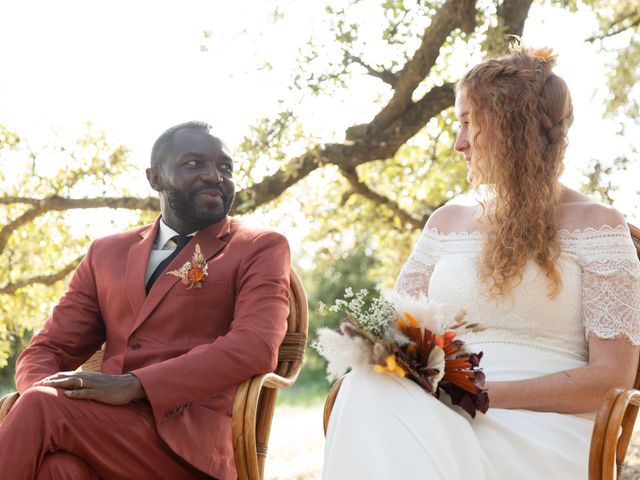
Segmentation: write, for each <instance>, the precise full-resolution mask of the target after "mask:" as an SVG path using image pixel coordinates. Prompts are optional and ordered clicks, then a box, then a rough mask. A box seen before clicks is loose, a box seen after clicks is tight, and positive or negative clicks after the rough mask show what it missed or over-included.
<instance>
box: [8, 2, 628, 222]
mask: <svg viewBox="0 0 640 480" xmlns="http://www.w3.org/2000/svg"><path fill="white" fill-rule="evenodd" d="M321 4H322V2H311V1H297V2H296V1H288V0H283V1H279V2H278V1H275V0H251V1H250V0H246V1H242V2H230V1H218V0H185V1H181V2H177V1H173V2H169V1H162V0H160V1H154V2H151V1H144V0H138V1H122V0H113V1H109V2H107V1H96V0H84V1H79V0H66V1H52V0H49V1H34V0H20V1H17V0H0V12H2V13H1V15H0V62H2V68H1V72H2V75H1V77H0V123H1V124H4V125H6V126H8V127H10V128H13V129H15V130H16V131H18V132H19V133H21V134H23V135H24V136H25V137H26V138H28V139H29V140H30V142H32V143H34V144H35V145H38V144H42V145H45V144H46V143H47V142H48V141H50V140H51V132H52V131H53V130H55V131H57V132H58V134H59V135H61V136H63V137H68V138H74V137H78V136H80V135H81V134H82V133H83V132H84V130H85V124H86V122H88V121H91V122H92V123H93V124H94V126H95V128H97V129H104V130H106V131H107V132H108V134H109V136H110V138H112V139H113V141H114V143H115V142H122V143H124V144H126V145H127V146H128V147H129V148H130V150H131V156H132V157H131V158H132V159H133V160H134V161H135V162H136V163H139V164H140V166H141V168H140V177H139V180H140V182H142V184H144V177H143V168H144V167H145V166H146V164H147V162H148V155H149V151H150V147H151V144H152V143H153V141H154V140H155V138H156V137H157V136H158V135H159V134H160V133H161V132H162V131H163V130H164V129H166V128H167V127H169V126H171V125H174V124H176V123H179V122H182V121H185V120H191V119H200V120H205V121H208V122H210V123H212V124H213V125H214V127H215V128H216V131H217V132H218V133H219V135H220V136H221V137H222V138H224V139H226V141H227V143H228V144H229V145H230V147H231V148H232V149H233V148H235V147H236V146H237V145H238V143H239V142H240V140H241V138H242V136H243V135H244V134H245V133H246V132H247V131H248V128H249V126H250V125H252V124H253V123H254V122H255V121H256V119H257V118H260V117H262V116H267V115H269V114H272V113H274V112H275V111H276V110H277V107H278V99H279V98H283V97H285V96H286V95H287V85H288V83H289V81H290V76H291V71H292V69H293V66H294V61H295V58H296V54H297V49H298V47H299V46H301V45H303V44H304V42H305V41H306V40H307V38H308V36H309V32H311V31H312V30H313V29H314V28H316V27H317V23H316V21H317V19H318V18H320V16H321V15H320V14H321V10H322V8H323V7H322V5H321ZM276 5H277V6H279V8H281V9H282V10H283V11H285V12H286V16H285V18H284V19H283V20H281V21H279V22H277V23H275V24H274V23H273V22H272V21H271V19H272V13H273V9H274V7H275V6H276ZM594 28H595V23H594V21H593V19H591V18H589V16H588V15H577V16H570V15H569V14H567V13H565V12H563V11H558V10H554V11H553V13H552V14H550V13H549V10H548V9H546V10H545V9H542V8H541V7H535V8H533V9H532V12H531V15H530V17H529V19H528V21H527V28H526V30H525V34H524V39H525V41H526V42H527V43H529V44H531V45H536V46H537V45H547V46H551V47H553V48H554V50H555V51H556V52H557V53H558V54H559V62H558V67H557V69H556V71H557V73H558V74H560V75H561V76H563V77H564V78H565V79H566V80H567V83H568V84H569V87H570V89H571V90H572V95H573V99H574V107H575V123H574V126H573V127H572V131H571V134H570V146H569V150H568V152H567V161H566V164H567V167H566V173H565V176H564V177H563V180H564V181H565V183H567V184H568V185H569V186H571V187H574V188H577V187H578V186H579V182H580V180H581V175H580V172H581V171H582V169H584V168H585V167H586V165H587V163H588V160H589V159H590V158H604V159H609V158H612V157H613V156H615V155H617V154H622V153H625V149H626V148H628V145H629V142H630V141H631V138H632V135H633V136H634V137H635V138H637V133H638V132H636V134H635V135H634V134H632V132H630V134H629V136H628V138H627V140H626V141H625V140H621V139H620V138H619V137H616V136H615V135H614V132H615V128H616V126H615V124H613V123H612V122H607V121H604V120H603V110H604V107H603V104H602V98H603V91H604V90H603V88H604V76H603V75H604V72H605V66H606V65H605V59H602V58H598V57H596V56H594V54H593V47H591V46H589V45H585V44H584V42H583V39H584V38H586V37H588V36H589V35H590V34H591V33H592V31H593V29H594ZM205 31H207V32H209V34H208V38H205V35H204V34H203V32H205ZM265 60H268V61H269V62H270V63H271V64H272V65H273V68H272V69H270V70H268V69H264V68H261V67H262V65H263V62H264V61H265ZM368 81H371V79H369V80H368ZM363 85H364V87H363V88H361V89H357V91H356V92H355V93H352V94H351V97H350V98H349V102H350V106H349V116H344V117H341V116H340V115H336V114H335V112H336V111H339V109H340V108H343V106H342V105H340V104H339V102H343V101H344V100H345V99H344V98H340V99H336V100H335V102H334V103H331V101H327V102H326V104H325V105H321V106H318V105H317V104H315V105H314V106H313V107H309V111H308V112H306V115H307V117H306V119H305V121H306V122H307V123H308V124H309V125H311V126H312V127H313V128H314V130H315V131H319V132H322V131H327V135H329V136H330V135H332V134H333V132H335V131H340V129H341V128H342V127H346V126H348V125H349V124H351V123H355V122H353V121H352V119H354V118H355V119H356V121H360V120H362V121H366V120H367V118H369V116H370V115H371V114H372V113H374V112H375V109H376V108H379V107H377V106H375V105H374V104H373V103H372V101H371V100H372V97H371V94H370V92H369V91H368V90H367V88H366V85H367V83H366V81H364V83H363ZM336 109H338V110H336ZM304 114H305V113H304V112H303V115H304ZM341 121H342V122H347V123H345V124H344V125H342V124H341V123H340V122H341ZM328 140H330V138H328ZM337 140H341V138H337ZM633 176H635V178H640V171H639V170H638V166H636V167H635V169H633V170H632V171H631V172H628V173H627V174H626V175H623V176H620V177H619V178H615V179H614V180H615V182H616V183H619V184H620V185H621V187H620V192H619V193H618V195H617V197H616V204H615V205H616V206H617V207H618V208H619V209H620V210H621V211H622V212H623V213H624V214H625V215H627V216H628V217H630V218H632V219H633V221H635V222H636V223H638V222H640V216H639V215H640V212H638V211H637V209H636V208H635V206H636V205H637V204H638V203H639V202H638V193H637V191H636V188H634V187H633V185H631V183H632V182H631V180H632V178H633Z"/></svg>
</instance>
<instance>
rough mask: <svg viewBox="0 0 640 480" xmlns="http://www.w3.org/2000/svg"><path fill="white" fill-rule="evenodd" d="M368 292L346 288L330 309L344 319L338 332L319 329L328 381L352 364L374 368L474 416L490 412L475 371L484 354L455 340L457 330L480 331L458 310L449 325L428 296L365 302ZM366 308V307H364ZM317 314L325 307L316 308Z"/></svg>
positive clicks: (394, 296) (393, 295) (480, 376)
mask: <svg viewBox="0 0 640 480" xmlns="http://www.w3.org/2000/svg"><path fill="white" fill-rule="evenodd" d="M367 295H368V292H367V290H360V291H359V292H356V293H354V292H353V290H352V289H351V288H347V289H346V290H345V295H344V299H339V300H336V302H335V304H334V305H333V306H331V307H329V310H330V311H333V312H343V313H345V314H346V317H345V318H344V320H342V322H341V323H340V326H339V327H338V329H337V330H331V329H329V328H322V329H319V330H318V338H317V340H316V342H315V345H314V346H315V348H316V349H317V350H318V352H319V353H320V355H322V356H323V357H324V358H325V359H326V360H327V362H328V365H327V372H328V377H329V379H336V378H338V377H340V376H341V375H343V374H344V373H346V371H347V370H348V369H350V368H353V367H355V366H363V365H373V368H374V369H375V371H376V372H391V373H393V374H395V375H398V376H400V377H407V378H409V379H410V380H413V381H414V382H416V383H417V384H418V385H420V387H422V389H423V390H424V391H425V392H427V393H429V394H432V395H434V396H436V397H439V396H440V391H441V390H442V391H444V392H446V393H448V394H449V396H450V397H451V401H452V403H453V404H455V405H460V407H462V408H463V409H464V410H465V411H466V412H468V413H469V415H471V416H472V417H475V414H476V411H477V410H479V411H480V412H482V413H484V412H486V411H487V409H488V408H489V396H488V395H487V391H486V389H485V388H484V373H482V370H481V369H480V368H479V364H480V359H481V358H482V352H480V353H472V352H470V351H468V350H467V349H466V347H465V345H464V342H462V341H461V340H459V339H456V336H457V332H458V331H459V330H460V329H469V330H472V331H477V330H480V329H481V328H482V327H480V326H479V325H478V324H470V323H468V322H466V321H465V320H464V317H465V312H464V311H461V312H460V313H458V314H457V315H456V316H455V317H454V318H453V319H452V322H451V323H450V324H449V325H447V324H446V322H444V320H443V318H442V315H441V313H440V311H439V308H438V305H436V304H432V303H429V302H428V301H427V300H426V298H412V297H406V296H403V295H400V294H398V293H396V292H392V293H390V294H389V295H387V299H385V298H382V297H376V298H374V299H372V300H371V301H368V298H367ZM367 304H368V305H367ZM320 309H321V311H324V310H325V309H326V306H325V305H322V304H321V306H320Z"/></svg>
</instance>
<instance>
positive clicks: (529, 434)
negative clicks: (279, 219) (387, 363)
mask: <svg viewBox="0 0 640 480" xmlns="http://www.w3.org/2000/svg"><path fill="white" fill-rule="evenodd" d="M472 349H473V351H484V357H483V359H482V362H481V366H482V367H483V369H484V371H485V373H486V375H487V378H490V379H491V380H492V381H500V380H518V379H525V378H531V377H535V376H539V375H544V374H547V373H552V372H557V371H561V370H565V369H570V368H575V367H579V366H582V365H584V364H585V362H584V361H581V360H577V359H575V358H571V357H568V356H565V355H562V354H559V353H556V352H550V351H545V350H541V349H539V348H534V347H526V346H522V345H509V344H491V343H487V344H483V345H478V344H476V345H473V347H472ZM443 397H446V395H443ZM443 400H446V398H443ZM592 428H593V415H566V414H557V413H546V412H533V411H528V410H506V409H500V408H496V409H491V408H489V411H488V412H487V413H486V414H484V415H483V414H481V413H478V414H477V415H476V418H475V419H472V418H471V417H470V416H469V415H467V414H466V412H464V411H462V410H461V409H460V408H459V407H452V406H450V405H447V404H446V403H445V402H443V401H441V400H438V399H436V398H434V397H433V396H431V395H428V394H426V393H425V392H424V391H423V390H422V389H421V388H420V387H419V386H418V385H417V384H415V383H414V382H412V381H410V380H407V379H404V378H400V377H397V376H395V375H392V374H387V373H385V374H378V373H375V372H374V371H373V369H372V368H369V367H361V368H356V369H354V370H353V371H352V372H351V373H349V374H348V375H347V377H346V378H345V380H344V382H343V383H342V387H341V388H340V393H339V395H338V398H337V399H336V403H335V405H334V408H333V412H332V414H331V418H330V421H329V426H328V432H327V442H326V447H325V461H324V466H323V474H322V478H323V479H324V480H341V479H345V480H346V479H349V480H353V479H368V480H370V479H374V480H375V479H380V480H382V479H403V480H412V479H416V480H417V479H420V480H424V479H441V480H457V479H460V480H471V479H473V480H482V479H500V480H502V479H510V480H511V479H532V480H533V479H536V480H539V479H545V480H546V479H556V478H558V479H585V478H587V471H588V457H589V444H590V440H591V431H592Z"/></svg>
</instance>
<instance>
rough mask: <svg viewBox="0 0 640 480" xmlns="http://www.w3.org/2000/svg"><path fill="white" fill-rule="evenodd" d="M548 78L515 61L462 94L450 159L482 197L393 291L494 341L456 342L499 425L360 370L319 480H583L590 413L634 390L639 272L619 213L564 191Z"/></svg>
mask: <svg viewBox="0 0 640 480" xmlns="http://www.w3.org/2000/svg"><path fill="white" fill-rule="evenodd" d="M554 63H555V57H554V56H552V55H551V52H550V50H531V49H520V50H517V51H513V52H512V53H511V54H509V55H507V56H505V57H502V58H498V59H491V60H487V61H485V62H483V63H481V64H479V65H477V66H475V67H474V68H472V69H471V70H470V71H469V72H468V73H467V74H466V75H465V76H464V77H463V78H462V80H461V81H460V82H459V84H458V86H457V89H456V107H455V108H456V116H457V118H458V120H459V121H460V124H461V128H460V133H459V136H458V138H457V140H456V143H455V149H456V150H457V151H458V152H460V153H462V154H463V155H464V158H465V160H466V161H467V164H468V167H469V180H470V181H471V182H472V184H474V185H475V186H479V185H483V190H484V191H486V192H487V194H486V195H485V196H484V197H483V198H484V199H483V200H482V201H480V202H478V203H477V204H475V205H460V204H454V203H451V204H448V205H446V206H444V207H442V208H440V209H439V210H437V211H436V212H434V214H433V215H432V216H431V217H430V218H429V221H428V222H427V225H426V227H425V229H424V231H423V233H422V235H421V237H420V238H419V240H418V242H417V244H416V246H415V249H414V251H413V253H412V255H411V256H410V258H409V259H408V261H407V263H406V264H405V265H404V267H403V269H402V272H401V274H400V277H399V278H398V280H397V282H396V287H395V289H396V290H397V291H398V292H400V293H403V294H407V295H411V296H419V295H427V296H428V298H429V301H431V302H437V303H441V304H442V305H443V309H444V315H445V318H453V316H454V315H455V313H456V312H457V311H458V310H459V309H460V308H461V307H464V308H465V309H466V311H467V317H466V319H467V320H468V321H470V322H478V323H480V324H482V325H483V326H484V327H486V328H485V329H484V330H482V331H480V332H468V333H465V334H464V335H462V336H461V338H462V339H463V340H464V341H465V342H466V344H467V345H468V346H469V348H470V349H471V350H473V351H475V352H478V351H483V352H484V357H483V359H482V363H481V367H483V370H484V372H485V375H486V384H485V386H486V387H487V388H488V393H489V398H490V408H489V411H488V412H487V413H486V414H485V415H483V414H478V415H477V416H476V418H475V419H471V418H470V417H469V416H468V415H467V414H466V413H464V412H463V411H462V410H461V409H460V408H458V407H451V406H450V405H448V404H447V402H446V398H443V399H441V400H437V399H435V398H434V397H432V396H430V395H427V394H426V393H424V392H423V391H422V390H421V389H420V387H418V385H417V384H414V383H413V382H411V381H409V380H406V379H402V378H399V377H397V376H394V375H391V374H377V373H373V372H372V370H371V369H355V370H354V371H353V372H351V373H350V374H349V375H348V376H347V378H346V379H345V381H344V382H343V384H342V388H341V390H340V394H339V395H338V398H337V401H336V404H335V406H334V409H333V413H332V415H331V419H330V423H329V431H328V435H327V446H326V451H325V467H324V472H323V478H325V479H330V480H335V479H342V478H344V479H347V478H352V479H356V478H357V479H360V478H362V479H365V478H366V479H386V478H389V479H391V478H398V479H413V478H415V479H418V478H419V479H446V480H451V479H458V478H460V479H462V478H473V479H474V480H478V479H484V478H486V479H512V478H518V479H542V478H545V479H546V478H571V479H573V478H576V479H577V478H587V467H588V454H589V443H590V439H591V430H592V427H593V418H594V412H595V410H597V408H598V406H599V405H600V402H601V401H602V398H603V396H604V395H605V394H606V393H607V392H608V391H609V390H610V389H612V388H614V387H626V388H628V387H630V386H631V385H632V383H633V379H634V374H635V370H636V365H637V362H638V346H637V345H638V344H639V343H640V264H639V262H638V258H637V256H636V252H635V249H634V247H633V243H632V241H631V238H630V236H629V232H628V228H627V226H626V223H625V221H624V218H623V217H622V216H621V215H620V213H618V212H617V211H616V210H614V209H612V208H610V207H607V206H604V205H600V204H598V203H596V202H594V201H592V200H590V199H589V198H587V197H585V196H584V195H582V194H580V193H578V192H575V191H573V190H571V189H569V188H567V187H565V186H563V185H561V184H560V183H559V181H558V177H559V175H560V173H561V171H562V159H563V155H564V151H565V148H566V144H567V131H568V129H569V126H570V125H571V122H572V120H573V109H572V106H571V98H570V95H569V91H568V89H567V86H566V84H565V82H564V81H563V80H562V79H561V78H560V77H558V76H557V75H555V74H554V73H553V71H552V67H553V66H554ZM443 397H446V396H445V395H443Z"/></svg>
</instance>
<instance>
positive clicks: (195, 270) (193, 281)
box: [167, 243, 208, 288]
mask: <svg viewBox="0 0 640 480" xmlns="http://www.w3.org/2000/svg"><path fill="white" fill-rule="evenodd" d="M167 275H173V276H175V277H178V278H179V279H180V280H182V283H184V284H185V285H186V286H187V288H200V287H202V283H203V282H204V277H206V276H207V275H208V273H207V262H206V260H205V258H204V255H202V250H200V245H199V244H197V243H196V249H195V251H194V252H193V257H191V261H190V262H187V263H185V264H184V265H182V267H180V268H179V269H178V270H173V271H171V272H167Z"/></svg>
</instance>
